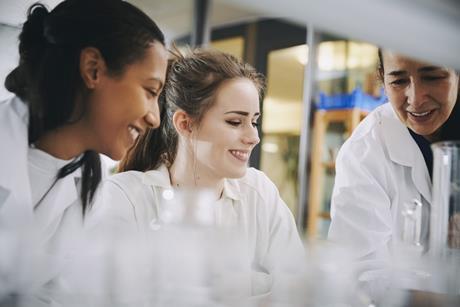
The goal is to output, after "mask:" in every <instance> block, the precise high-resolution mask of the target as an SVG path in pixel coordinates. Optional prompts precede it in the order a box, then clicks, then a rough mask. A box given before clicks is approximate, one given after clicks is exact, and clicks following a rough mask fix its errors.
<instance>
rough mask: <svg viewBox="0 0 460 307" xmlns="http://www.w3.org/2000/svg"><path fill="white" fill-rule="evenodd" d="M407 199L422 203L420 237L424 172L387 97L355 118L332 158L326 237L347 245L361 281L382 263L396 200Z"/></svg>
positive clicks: (396, 215)
mask: <svg viewBox="0 0 460 307" xmlns="http://www.w3.org/2000/svg"><path fill="white" fill-rule="evenodd" d="M413 199H417V200H419V201H421V202H422V204H423V207H424V214H423V215H424V220H423V224H422V227H423V229H424V231H425V233H424V235H423V237H424V239H425V240H426V239H427V227H428V220H429V214H428V212H429V208H430V206H431V179H430V175H429V172H428V169H427V166H426V164H425V160H424V158H423V155H422V152H421V151H420V149H419V147H418V146H417V144H416V142H415V141H414V140H413V138H412V137H411V135H410V133H409V131H408V130H407V127H406V126H405V125H404V124H403V123H402V122H401V121H400V120H399V119H398V117H397V115H396V113H395V112H394V110H393V108H392V107H391V104H390V103H387V104H384V105H382V106H380V107H378V108H377V109H376V110H374V111H373V112H371V113H370V114H369V115H368V116H367V117H366V118H365V119H364V120H363V122H362V123H360V125H359V126H358V127H357V128H356V129H355V131H354V132H353V134H352V135H351V137H350V138H349V139H348V140H347V141H346V142H345V144H344V145H343V146H342V148H341V149H340V151H339V154H338V156H337V161H336V178H335V185H334V189H333V193H332V208H331V216H332V223H331V226H330V229H329V239H330V240H332V241H335V242H339V243H343V244H346V245H349V246H351V247H352V248H353V250H354V253H355V256H356V257H357V258H358V259H359V262H358V270H359V272H360V280H361V281H370V280H373V279H376V278H378V277H380V276H381V274H382V273H383V272H384V271H385V269H387V268H388V267H387V265H388V264H389V261H390V256H391V251H392V246H393V244H394V242H395V236H397V235H399V232H398V231H399V230H398V229H399V228H398V227H399V226H398V225H399V223H400V219H401V210H402V208H403V207H402V205H403V204H404V203H405V202H410V201H412V200H413ZM425 243H426V242H425Z"/></svg>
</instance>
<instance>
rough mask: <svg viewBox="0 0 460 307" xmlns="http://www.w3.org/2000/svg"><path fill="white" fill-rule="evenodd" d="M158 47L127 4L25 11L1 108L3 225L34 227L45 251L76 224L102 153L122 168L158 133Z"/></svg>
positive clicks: (83, 2)
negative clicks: (141, 141)
mask: <svg viewBox="0 0 460 307" xmlns="http://www.w3.org/2000/svg"><path fill="white" fill-rule="evenodd" d="M164 45H165V42H164V36H163V33H162V32H161V30H160V29H159V28H158V27H157V25H156V24H155V22H154V21H152V20H151V19H150V18H149V17H148V16H147V15H146V14H144V13H143V12H142V11H140V10H139V9H138V8H136V7H135V6H133V5H131V4H129V3H127V2H125V1H116V0H98V1H92V0H66V1H63V2H61V3H60V4H59V5H57V6H56V7H55V8H54V9H53V10H52V11H50V12H48V10H47V9H46V8H45V7H44V6H43V5H42V4H38V3H37V4H34V5H32V6H31V7H30V8H29V10H28V16H27V21H26V22H25V23H24V25H23V28H22V32H21V34H20V36H19V54H20V61H19V65H18V66H17V67H16V68H15V69H14V70H13V71H12V72H11V73H10V74H9V75H8V77H7V78H6V81H5V86H6V88H7V89H8V90H9V91H11V92H12V93H14V94H15V95H16V96H15V97H13V98H11V99H8V100H6V101H3V102H0V125H1V128H0V139H1V141H2V149H1V151H0V169H1V174H0V226H6V227H8V226H9V225H10V226H14V227H23V226H29V225H30V224H33V225H34V226H35V227H37V228H34V229H36V230H37V232H38V233H39V234H40V237H41V239H43V241H44V242H49V241H50V239H52V238H57V237H56V234H61V233H63V232H64V233H65V232H66V230H65V229H75V228H74V227H73V226H75V225H81V224H82V221H83V217H84V214H85V212H86V211H87V210H88V208H89V207H90V204H91V202H92V199H93V197H94V194H95V192H96V189H97V187H98V185H99V182H100V181H101V174H102V173H103V171H102V170H101V162H100V157H99V154H101V153H102V154H105V155H107V156H109V157H110V158H112V159H115V160H119V159H121V158H122V157H123V156H124V154H125V152H126V151H127V149H128V148H130V147H131V146H132V145H133V144H134V143H135V141H136V139H137V137H138V136H139V135H142V134H143V133H145V132H146V131H147V130H148V129H150V128H156V127H157V126H158V125H159V120H160V119H159V111H158V96H159V94H160V92H161V90H162V88H163V83H164V79H165V74H166V66H167V52H166V49H165V46H164ZM71 226H72V227H71Z"/></svg>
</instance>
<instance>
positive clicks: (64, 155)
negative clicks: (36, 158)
mask: <svg viewBox="0 0 460 307" xmlns="http://www.w3.org/2000/svg"><path fill="white" fill-rule="evenodd" d="M89 139H90V138H89V136H88V134H87V133H86V132H85V130H84V129H82V127H79V124H78V123H75V124H71V125H65V126H62V127H59V128H57V129H55V130H52V131H48V132H46V133H45V134H44V135H42V136H41V137H40V138H39V139H38V140H37V141H36V142H35V147H36V148H38V149H40V150H43V151H44V152H46V153H48V154H50V155H52V156H53V157H56V158H58V159H62V160H70V159H72V158H75V157H77V156H78V155H80V154H82V153H83V152H84V151H86V150H87V149H88V148H89V146H86V144H85V142H86V141H87V140H89Z"/></svg>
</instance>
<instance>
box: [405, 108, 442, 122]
mask: <svg viewBox="0 0 460 307" xmlns="http://www.w3.org/2000/svg"><path fill="white" fill-rule="evenodd" d="M435 111H436V109H433V110H427V111H423V112H409V111H407V114H408V115H409V117H410V118H411V119H412V120H413V121H415V122H420V123H421V122H425V121H428V120H429V119H430V118H431V117H432V115H433V113H434V112H435Z"/></svg>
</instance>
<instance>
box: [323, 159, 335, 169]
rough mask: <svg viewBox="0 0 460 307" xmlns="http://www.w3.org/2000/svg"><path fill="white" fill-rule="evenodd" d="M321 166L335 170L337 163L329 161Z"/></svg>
mask: <svg viewBox="0 0 460 307" xmlns="http://www.w3.org/2000/svg"><path fill="white" fill-rule="evenodd" d="M321 165H322V166H323V167H324V168H325V169H327V170H331V171H332V170H335V162H334V161H329V162H322V163H321Z"/></svg>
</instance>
